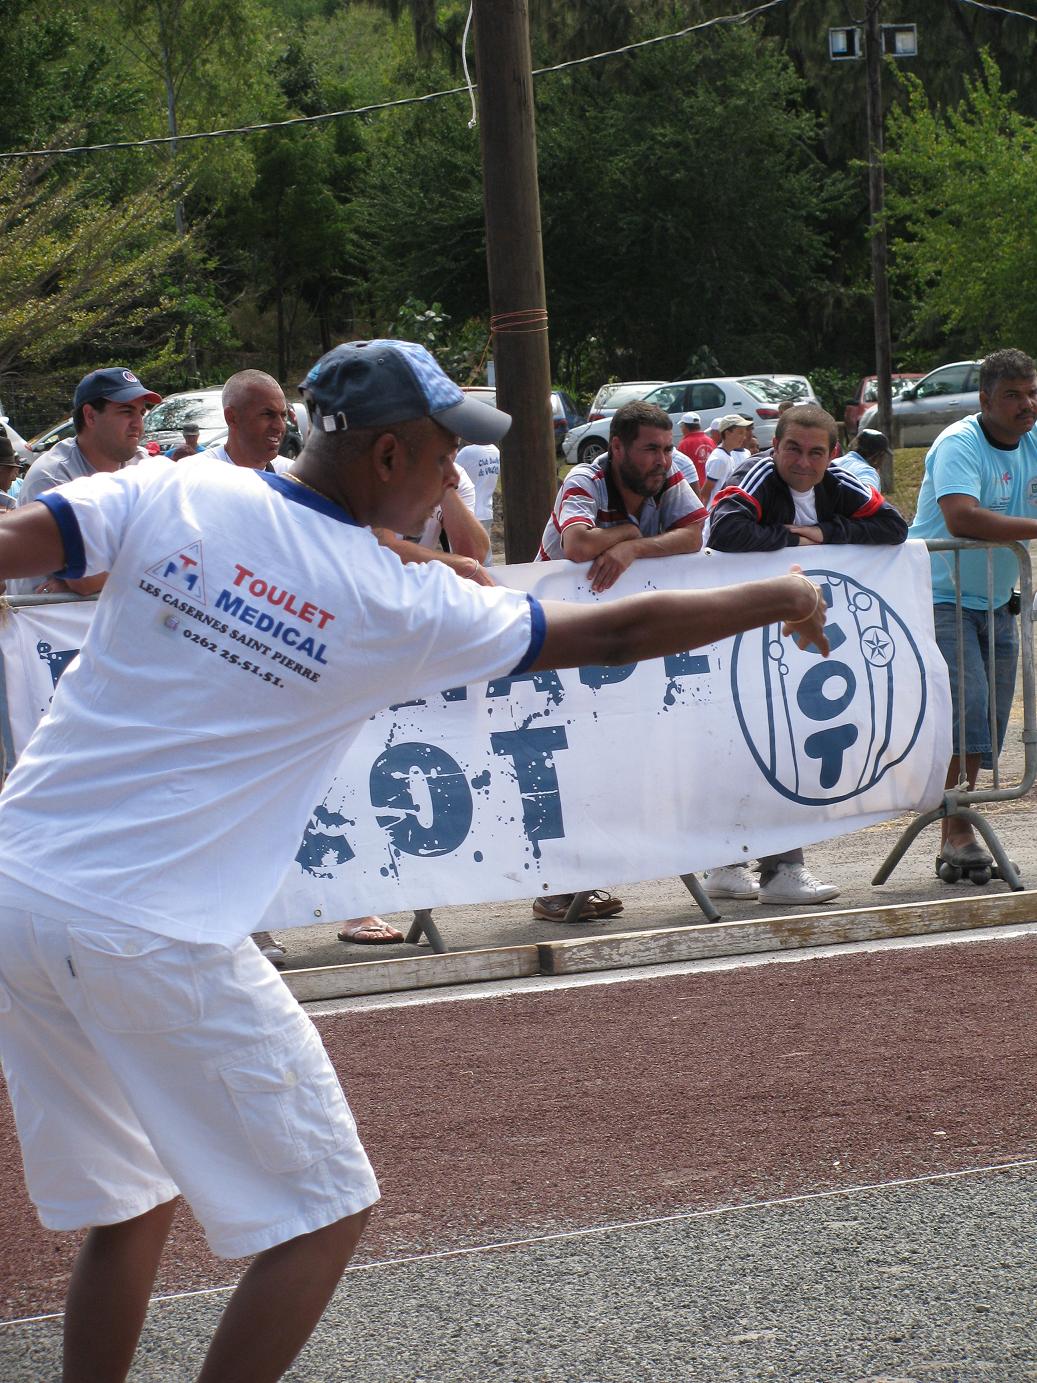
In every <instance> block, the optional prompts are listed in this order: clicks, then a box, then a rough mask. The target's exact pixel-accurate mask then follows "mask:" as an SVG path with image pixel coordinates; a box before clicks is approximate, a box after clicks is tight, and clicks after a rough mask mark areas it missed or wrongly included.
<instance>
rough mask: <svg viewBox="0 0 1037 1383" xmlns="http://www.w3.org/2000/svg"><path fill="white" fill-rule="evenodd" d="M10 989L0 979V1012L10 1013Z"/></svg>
mask: <svg viewBox="0 0 1037 1383" xmlns="http://www.w3.org/2000/svg"><path fill="white" fill-rule="evenodd" d="M12 1002H13V1001H12V999H11V991H10V990H9V989H8V988H7V986H6V985H5V984H4V982H3V980H2V979H0V1013H10V1012H11V1008H12Z"/></svg>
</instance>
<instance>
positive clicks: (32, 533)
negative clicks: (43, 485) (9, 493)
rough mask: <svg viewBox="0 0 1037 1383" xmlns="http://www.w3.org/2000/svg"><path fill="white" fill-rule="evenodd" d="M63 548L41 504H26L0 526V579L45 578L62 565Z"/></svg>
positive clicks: (53, 525) (52, 522)
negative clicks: (18, 577) (16, 577)
mask: <svg viewBox="0 0 1037 1383" xmlns="http://www.w3.org/2000/svg"><path fill="white" fill-rule="evenodd" d="M65 562H66V557H65V545H64V543H63V542H62V541H61V532H60V530H59V529H58V525H57V522H56V520H55V518H54V516H53V515H52V514H51V512H50V510H49V509H48V508H47V506H46V505H45V504H35V503H30V504H26V505H25V506H24V508H19V509H15V510H14V511H13V512H11V513H9V514H8V515H6V517H5V518H4V521H3V523H2V524H0V580H6V579H7V578H8V577H15V576H49V575H50V573H51V572H52V571H60V570H61V568H62V567H63V566H64V565H65Z"/></svg>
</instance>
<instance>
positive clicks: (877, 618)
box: [731, 571, 926, 805]
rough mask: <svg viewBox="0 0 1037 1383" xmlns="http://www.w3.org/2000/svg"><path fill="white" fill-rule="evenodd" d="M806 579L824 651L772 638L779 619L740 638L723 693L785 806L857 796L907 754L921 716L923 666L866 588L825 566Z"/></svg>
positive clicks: (902, 628) (898, 623)
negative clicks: (817, 604) (813, 593)
mask: <svg viewBox="0 0 1037 1383" xmlns="http://www.w3.org/2000/svg"><path fill="white" fill-rule="evenodd" d="M806 575H808V576H809V577H810V578H811V579H812V580H814V581H816V582H818V584H819V585H820V586H821V587H822V589H823V591H824V596H825V601H826V603H827V605H828V622H827V624H826V626H825V632H826V633H827V634H828V638H829V642H830V644H831V653H830V655H829V657H827V658H820V657H819V656H818V655H817V653H816V652H815V651H813V650H808V651H804V650H802V649H800V648H798V647H797V646H796V644H795V643H794V642H793V641H792V640H791V639H786V638H782V636H781V626H780V625H773V624H772V625H770V626H768V627H767V628H765V629H755V630H752V631H751V632H749V633H747V634H740V635H739V636H738V638H737V639H736V640H735V643H734V652H733V654H732V659H731V690H732V693H733V695H734V702H735V709H736V710H737V713H738V721H739V724H740V725H741V727H742V733H743V735H744V736H745V740H746V743H747V744H748V746H749V748H750V750H751V751H752V754H753V757H754V758H755V760H756V762H757V763H758V764H759V765H760V768H761V769H762V771H763V773H764V776H765V777H766V779H767V781H768V782H769V783H770V784H771V785H772V786H773V787H775V788H777V790H778V791H779V792H780V793H782V794H783V795H784V796H785V797H788V798H791V799H792V801H793V802H803V803H806V804H808V805H819V804H823V803H825V802H844V801H846V799H847V798H850V797H856V796H857V795H858V794H860V793H862V792H866V791H867V790H868V788H871V787H874V785H875V784H876V783H877V782H878V781H879V779H880V778H882V776H883V775H884V774H886V773H888V772H889V770H890V769H891V768H893V767H894V766H895V765H896V764H898V763H900V762H901V761H902V760H903V759H904V758H905V757H906V755H907V754H908V753H909V752H910V750H911V746H912V745H913V744H914V742H915V740H916V739H917V737H918V732H919V730H920V728H921V725H922V718H923V716H924V715H925V706H926V683H925V665H924V663H923V662H922V657H921V654H920V653H919V651H918V646H917V644H916V643H915V641H914V639H913V638H912V636H911V632H910V630H909V629H908V628H907V625H906V624H905V623H904V622H903V620H902V619H901V618H900V616H899V615H898V614H897V613H896V611H895V610H894V609H893V608H892V607H891V606H890V605H888V604H887V603H886V601H885V600H883V598H882V597H881V596H880V595H879V594H878V593H877V592H876V591H870V590H868V589H867V588H866V587H865V586H862V585H861V584H860V583H859V582H857V581H854V580H853V579H852V578H850V577H848V576H843V575H839V574H837V573H834V572H826V571H808V572H807V573H806ZM761 677H762V681H763V689H764V695H763V696H762V697H760V696H757V695H756V694H755V689H756V687H757V686H758V685H759V681H760V679H761ZM740 688H743V689H744V690H745V693H746V697H745V702H744V704H743V701H742V698H741V696H740V694H739V689H740Z"/></svg>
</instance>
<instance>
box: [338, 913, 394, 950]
mask: <svg viewBox="0 0 1037 1383" xmlns="http://www.w3.org/2000/svg"><path fill="white" fill-rule="evenodd" d="M338 939H339V941H351V942H353V943H354V944H355V945H357V946H396V945H398V944H399V943H400V942H401V941H404V940H405V939H406V938H405V937H404V935H403V933H402V932H399V931H397V930H396V928H395V927H391V926H390V925H389V923H388V922H384V921H383V920H382V918H380V917H353V918H350V920H349V921H348V922H343V923H342V926H341V927H340V928H339V932H338Z"/></svg>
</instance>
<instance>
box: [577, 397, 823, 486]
mask: <svg viewBox="0 0 1037 1383" xmlns="http://www.w3.org/2000/svg"><path fill="white" fill-rule="evenodd" d="M786 399H792V400H793V401H794V402H797V403H800V402H802V403H816V402H817V396H816V394H815V393H814V390H813V386H812V385H811V383H810V380H809V379H807V378H806V376H805V375H741V376H733V375H731V376H722V377H720V378H718V379H678V380H674V382H673V383H672V384H664V385H662V386H661V387H660V388H658V389H653V390H652V391H651V393H649V394H646V395H645V403H654V404H657V405H658V406H659V407H660V408H661V409H662V410H663V412H664V413H669V415H670V417H671V418H672V419H673V426H674V429H676V427H677V424H678V422H679V421H680V418H681V414H682V413H688V412H691V413H697V414H698V415H699V417H700V418H701V419H702V426H703V427H708V426H709V424H710V423H711V422H712V421H713V419H714V418H719V417H722V416H723V415H724V414H725V413H740V414H741V415H742V416H743V417H745V418H750V419H751V420H752V423H753V427H754V429H755V432H756V440H757V441H758V442H759V443H760V445H761V446H768V445H769V444H770V441H771V439H772V438H773V436H774V429H775V427H776V425H777V422H778V405H779V404H782V403H784V402H785V401H786ZM611 421H612V419H611V418H600V419H599V420H598V421H597V422H594V423H586V424H585V425H584V426H583V427H576V428H573V430H572V431H571V432H570V433H569V434H568V436H567V437H566V438H565V440H564V441H563V442H562V451H563V454H564V456H565V459H566V461H567V462H568V463H569V465H572V464H574V463H575V462H577V461H593V460H594V458H595V457H596V456H600V455H601V453H602V452H603V451H607V450H608V445H609V426H610V424H611Z"/></svg>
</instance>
